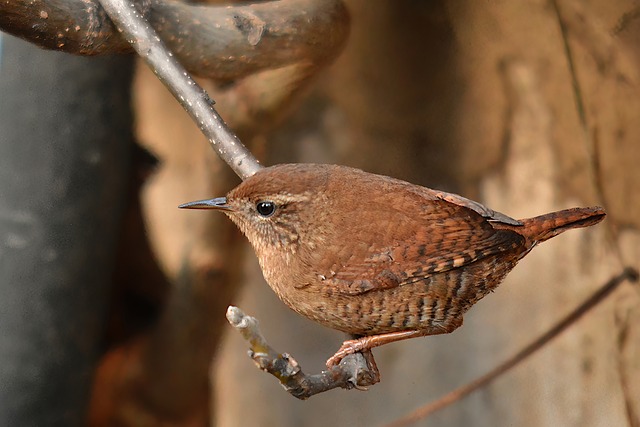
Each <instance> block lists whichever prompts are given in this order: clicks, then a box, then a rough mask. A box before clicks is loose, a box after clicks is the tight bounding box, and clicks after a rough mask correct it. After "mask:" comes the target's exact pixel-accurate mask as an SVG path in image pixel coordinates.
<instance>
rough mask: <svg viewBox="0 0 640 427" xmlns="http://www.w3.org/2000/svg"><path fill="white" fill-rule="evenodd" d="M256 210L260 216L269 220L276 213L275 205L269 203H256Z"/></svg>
mask: <svg viewBox="0 0 640 427" xmlns="http://www.w3.org/2000/svg"><path fill="white" fill-rule="evenodd" d="M256 210H257V211H258V213H259V214H260V215H261V216H263V217H265V218H269V217H270V216H271V215H273V213H274V212H275V211H276V204H275V203H273V202H270V201H262V202H258V204H257V205H256Z"/></svg>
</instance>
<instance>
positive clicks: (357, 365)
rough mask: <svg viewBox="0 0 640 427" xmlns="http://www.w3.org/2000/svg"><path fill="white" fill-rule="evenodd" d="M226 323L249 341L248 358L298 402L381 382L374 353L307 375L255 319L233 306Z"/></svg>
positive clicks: (358, 354)
mask: <svg viewBox="0 0 640 427" xmlns="http://www.w3.org/2000/svg"><path fill="white" fill-rule="evenodd" d="M227 320H228V321H229V323H230V324H231V326H233V327H234V328H236V330H238V331H239V332H240V333H241V334H242V336H243V337H244V339H245V340H247V341H248V342H249V345H250V350H249V356H250V357H251V358H252V359H253V361H254V362H255V363H256V365H257V366H258V368H260V369H261V370H263V371H265V372H268V373H270V374H271V375H273V376H274V377H276V378H277V379H278V380H279V381H280V384H282V386H283V387H284V389H285V390H286V391H287V392H289V393H290V394H291V395H292V396H295V397H297V398H298V399H303V400H304V399H308V398H309V397H311V396H313V395H314V394H318V393H322V392H325V391H328V390H332V389H334V388H338V387H340V388H345V389H352V388H358V389H366V387H368V386H372V385H374V384H376V383H378V382H380V374H379V373H378V368H377V367H376V364H375V361H374V360H373V355H372V354H371V352H363V353H355V354H350V355H349V356H347V357H345V358H344V359H342V361H341V362H340V364H339V365H337V366H333V367H331V368H330V369H329V370H327V371H322V372H320V373H319V374H315V375H307V374H305V373H303V372H302V369H301V368H300V365H298V362H296V360H295V359H294V358H293V357H292V356H290V355H289V354H287V353H278V352H277V351H275V350H274V349H272V348H271V347H270V346H269V344H268V343H267V341H266V339H265V338H264V337H263V336H262V334H261V333H260V330H259V328H258V321H257V320H256V319H255V318H254V317H251V316H247V315H246V314H245V313H244V312H243V311H242V310H240V309H239V308H238V307H233V306H230V307H229V308H228V309H227Z"/></svg>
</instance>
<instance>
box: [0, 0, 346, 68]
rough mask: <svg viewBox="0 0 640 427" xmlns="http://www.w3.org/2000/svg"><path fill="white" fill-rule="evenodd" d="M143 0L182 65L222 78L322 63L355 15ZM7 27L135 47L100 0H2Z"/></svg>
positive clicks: (298, 1)
mask: <svg viewBox="0 0 640 427" xmlns="http://www.w3.org/2000/svg"><path fill="white" fill-rule="evenodd" d="M135 2H136V3H137V4H138V8H139V12H140V14H142V15H143V16H144V17H145V18H146V19H148V20H149V22H150V23H151V25H152V26H153V27H154V29H155V30H156V31H157V32H158V33H159V34H160V36H161V38H162V39H163V40H164V41H165V43H166V44H167V46H168V47H169V49H170V50H171V51H172V52H173V53H174V54H175V55H176V56H177V57H178V59H179V61H180V63H182V64H184V66H185V67H186V68H187V69H188V70H189V71H190V72H192V73H194V74H197V75H200V76H203V77H209V78H215V79H223V80H230V79H238V78H242V77H244V76H248V75H250V74H253V73H256V72H259V71H262V70H265V69H275V68H279V67H283V66H286V65H291V64H295V63H307V64H310V65H311V66H313V67H317V68H321V67H322V66H324V65H326V64H327V63H328V62H330V61H331V60H332V59H334V58H335V57H336V56H337V54H338V53H339V52H340V51H341V50H342V49H341V48H342V46H343V45H344V42H345V41H346V38H347V35H348V32H349V16H348V13H347V10H346V8H345V6H344V4H343V3H342V1H340V0H320V1H318V0H279V1H264V2H260V3H257V4H250V5H243V6H239V5H231V6H229V5H226V6H211V5H207V6H198V5H190V4H185V3H182V2H176V1H170V0H163V1H160V0H135ZM114 22H115V21H114ZM0 30H1V31H4V32H7V33H9V34H12V35H14V36H17V37H20V38H23V39H25V40H27V41H29V42H31V43H34V44H36V45H38V46H40V47H44V48H47V49H54V50H59V51H63V52H68V53H74V54H78V55H104V54H114V53H116V54H121V53H131V52H133V49H132V48H131V46H130V45H129V43H127V41H126V40H125V39H124V38H123V37H121V35H120V34H119V33H118V31H117V30H116V27H115V25H113V24H112V22H111V20H110V19H109V17H108V16H107V14H106V13H105V11H104V9H103V8H102V7H101V5H100V2H99V1H98V0H10V1H0Z"/></svg>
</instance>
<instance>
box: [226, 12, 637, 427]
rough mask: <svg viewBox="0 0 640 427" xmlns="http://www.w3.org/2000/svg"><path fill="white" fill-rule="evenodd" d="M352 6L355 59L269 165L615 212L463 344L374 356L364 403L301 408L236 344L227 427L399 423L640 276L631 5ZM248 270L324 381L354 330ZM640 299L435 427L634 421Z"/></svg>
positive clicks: (257, 303)
mask: <svg viewBox="0 0 640 427" xmlns="http://www.w3.org/2000/svg"><path fill="white" fill-rule="evenodd" d="M348 6H349V8H350V11H351V12H352V16H353V27H352V34H351V38H350V40H349V43H348V45H347V48H346V51H345V52H344V54H343V55H342V56H341V58H340V59H339V61H338V62H337V63H336V64H335V65H334V66H333V67H332V69H331V70H330V72H328V73H327V74H326V75H325V77H324V78H323V79H322V81H321V82H320V84H318V85H317V86H316V88H315V90H314V92H313V93H312V95H311V96H310V97H309V98H308V100H307V101H306V102H305V103H304V104H303V105H302V106H301V107H300V108H299V109H298V110H297V111H296V114H294V116H293V117H292V119H291V120H289V121H288V122H287V123H286V124H285V125H284V126H283V127H281V129H280V131H279V132H278V133H277V134H275V135H273V136H271V137H270V138H269V145H268V146H267V151H268V153H269V161H268V163H270V164H271V163H278V162H283V161H296V160H297V161H314V162H319V161H327V162H334V163H342V164H348V165H353V166H358V167H364V168H366V169H367V170H369V171H372V172H380V173H385V174H389V175H392V176H395V177H399V178H403V179H408V180H411V181H413V182H415V183H421V184H425V185H429V186H432V187H440V188H442V189H445V190H449V191H457V192H461V193H462V194H463V195H465V196H468V197H471V198H476V199H478V200H480V201H482V202H484V203H485V204H487V205H488V206H489V207H491V208H494V209H497V210H500V211H502V212H504V213H506V214H509V215H511V216H514V217H526V216H532V215H535V214H540V213H543V212H546V211H551V210H554V209H558V208H563V207H569V206H574V205H591V204H598V203H600V204H604V205H605V207H606V208H607V210H608V213H609V216H608V217H607V220H606V221H605V222H604V223H602V224H601V225H600V226H598V227H594V228H593V229H591V230H579V231H573V232H570V233H567V234H565V235H563V236H560V237H558V238H557V239H554V241H553V242H548V243H545V244H543V245H541V246H540V247H538V248H535V249H534V250H533V252H532V253H531V254H530V255H529V256H528V257H527V258H526V259H525V260H523V262H522V263H521V264H520V265H519V266H518V267H516V269H515V270H514V271H513V272H512V273H511V275H510V276H509V277H508V278H507V280H506V281H505V283H504V284H503V285H502V286H501V287H500V288H498V289H497V290H496V292H495V293H494V294H492V295H489V296H487V297H486V298H485V300H483V301H481V302H480V303H479V304H478V305H477V306H476V307H474V308H473V309H472V310H471V311H470V313H469V314H468V315H467V316H466V319H465V324H464V326H463V327H462V328H460V329H459V330H458V331H456V332H455V333H454V334H452V335H449V336H441V337H430V338H426V339H415V340H411V341H408V342H402V343H397V344H392V345H389V346H387V347H386V348H380V349H375V350H374V354H375V355H376V360H377V362H378V367H379V368H380V371H381V375H382V382H381V383H380V384H378V385H376V386H375V387H373V388H372V389H371V390H370V391H368V392H366V393H362V392H355V391H351V392H344V391H335V392H332V393H326V394H324V395H320V396H315V397H313V398H311V399H310V400H309V401H306V402H299V401H296V400H294V399H293V398H291V396H289V395H288V394H287V393H285V392H284V391H282V390H281V389H280V386H279V385H278V384H277V382H276V381H274V379H273V378H271V377H269V376H267V375H264V374H261V373H260V372H258V371H257V370H256V371H252V369H251V361H250V360H249V359H248V358H247V359H245V358H243V357H242V354H243V351H244V350H245V346H246V344H245V343H244V341H243V340H242V338H241V337H240V336H239V335H237V334H236V333H235V332H234V331H231V333H230V334H229V335H228V336H227V340H226V344H225V347H224V349H223V352H222V354H221V356H220V358H219V359H218V361H217V362H216V370H215V374H214V379H215V384H216V386H217V389H218V390H219V391H220V392H219V393H218V394H217V400H216V403H215V405H216V407H218V408H219V411H218V412H217V414H218V415H217V417H216V423H217V425H220V426H243V425H252V424H260V425H281V426H297V425H305V426H324V425H355V426H358V425H363V426H364V425H380V424H383V423H384V422H389V421H391V420H393V419H394V418H396V417H398V416H399V415H401V414H403V413H405V412H408V411H410V410H411V409H413V408H414V407H416V406H418V405H420V404H422V403H424V402H426V401H428V400H431V399H434V398H436V397H437V396H439V395H440V394H443V393H445V392H446V391H448V390H450V389H452V388H454V387H456V386H458V385H460V384H462V383H464V382H467V381H470V380H472V379H473V378H475V377H476V376H479V375H480V374H482V373H484V372H486V371H487V370H489V369H490V368H492V367H493V366H495V365H496V364H498V363H499V362H500V361H502V360H504V359H505V358H507V357H508V356H509V355H511V354H512V353H514V352H515V351H516V350H517V349H519V348H521V347H522V346H523V345H525V344H526V343H527V342H529V341H530V340H531V339H533V338H534V337H535V336H537V335H539V334H540V333H542V332H543V331H544V330H546V329H547V328H548V327H550V326H551V325H552V324H553V323H554V321H555V320H556V319H559V318H561V317H562V316H563V315H565V314H566V313H567V312H568V311H569V310H570V309H571V308H572V307H574V306H576V305H577V304H579V303H580V302H581V301H582V299H583V298H584V297H586V296H587V295H588V294H589V293H590V292H591V291H593V290H594V289H595V288H596V287H597V286H598V285H599V284H601V283H603V282H604V281H605V280H607V279H608V278H609V277H610V275H611V274H612V273H614V272H618V271H619V270H620V269H621V266H622V264H631V265H634V266H636V267H638V265H639V264H640V234H639V233H638V227H639V226H640V220H639V219H638V218H640V203H639V201H640V199H639V197H640V176H639V175H638V173H637V168H636V167H635V166H634V165H635V163H636V162H637V159H638V158H640V153H639V152H638V150H639V147H640V145H638V144H637V141H638V137H639V136H640V126H639V123H640V121H639V120H638V118H639V117H640V108H639V107H640V106H639V105H638V99H639V98H638V93H637V92H638V90H637V82H638V71H637V70H638V58H639V57H638V52H639V51H638V48H637V44H636V45H634V44H633V43H634V40H635V41H637V39H638V34H640V32H639V22H640V21H638V20H637V19H634V18H633V16H637V9H634V7H636V6H634V3H633V2H630V1H615V2H607V1H602V0H593V1H589V2H576V1H558V4H557V7H555V6H554V4H553V3H549V2H541V1H533V0H531V1H526V2H517V3H516V2H506V1H502V2H491V3H482V4H480V3H477V2H471V1H467V2H457V3H450V2H449V3H445V2H417V3H405V2H403V3H398V2H391V1H389V2H376V3H375V6H374V5H373V4H372V3H370V2H366V1H363V0H352V1H349V2H348ZM634 11H635V15H634ZM561 24H562V26H561ZM563 29H564V33H563ZM569 59H570V60H571V63H572V65H571V66H570V61H569ZM576 94H579V95H578V96H576ZM246 262H247V267H246V268H247V269H248V271H251V272H252V276H251V277H250V278H248V280H247V282H248V283H247V285H246V287H245V288H244V289H243V291H242V294H241V296H240V298H239V299H237V300H235V301H234V304H236V305H238V306H240V307H241V308H243V309H244V310H245V311H247V312H248V313H250V314H252V315H255V316H256V317H257V318H258V319H260V321H261V325H262V331H263V333H264V334H265V335H266V337H267V339H269V341H270V343H271V344H272V345H274V346H277V348H278V349H280V350H286V351H288V352H291V353H292V354H293V355H294V356H295V357H296V358H297V360H298V362H300V363H301V364H302V367H303V368H304V369H306V370H308V371H313V370H318V369H320V368H321V366H322V363H323V361H324V359H326V357H327V356H329V355H330V354H332V353H333V351H334V350H335V349H336V348H337V347H338V346H339V343H340V341H341V340H342V336H340V334H338V333H335V332H332V331H329V330H326V329H323V328H321V327H319V326H316V325H313V324H311V323H310V322H309V321H306V320H304V319H300V318H299V317H297V316H296V315H294V314H292V313H291V312H290V311H289V310H287V309H286V308H285V307H284V305H283V304H282V303H280V302H279V301H278V300H277V299H276V298H275V296H274V295H273V294H272V292H271V291H270V290H269V289H268V287H267V286H266V284H264V283H262V282H261V279H260V272H259V270H258V269H257V266H256V263H255V259H254V258H253V255H250V256H249V257H248V260H247V261H246ZM639 295H640V294H639V293H638V291H637V289H632V288H631V287H630V286H628V285H626V286H623V287H622V288H621V289H620V290H619V291H618V292H617V293H616V294H615V295H614V296H613V297H612V298H611V299H610V300H609V301H608V302H606V303H605V304H604V305H602V306H601V307H599V308H597V309H596V310H595V311H594V312H592V313H590V315H589V316H588V317H587V318H586V319H584V320H582V321H581V322H580V323H578V324H576V325H575V326H574V327H573V328H572V329H571V330H570V331H568V332H567V333H565V334H564V335H563V336H561V337H560V338H559V339H558V340H557V341H555V342H554V343H552V344H551V345H550V346H549V347H548V348H546V349H545V350H543V351H542V352H541V353H539V354H538V355H536V356H535V357H534V358H533V359H532V360H530V361H528V362H527V363H526V365H524V366H521V367H519V368H516V369H515V370H514V371H512V372H511V373H509V374H508V375H507V376H505V377H504V378H502V379H500V380H498V381H497V382H496V383H495V384H493V385H492V386H490V387H488V388H487V389H485V390H483V391H481V392H479V393H476V394H475V395H473V396H471V397H469V398H467V399H466V400H465V401H462V402H460V403H458V404H457V405H455V406H452V407H449V408H447V409H446V410H444V411H443V412H442V413H439V414H436V415H435V416H434V417H433V419H431V420H430V421H429V425H430V426H467V425H473V426H508V425H519V426H541V425H554V426H555V425H563V426H604V425H621V426H627V425H628V426H637V425H638V422H639V421H638V420H639V418H638V417H639V415H638V414H640V398H639V396H640V389H638V384H640V370H639V368H638V364H637V363H636V361H637V360H638V358H639V357H640V354H638V351H639V347H638V344H637V343H638V342H640V341H639V336H640V328H638V326H637V325H638V324H640V323H639V321H640V297H639ZM424 425H426V422H425V423H424Z"/></svg>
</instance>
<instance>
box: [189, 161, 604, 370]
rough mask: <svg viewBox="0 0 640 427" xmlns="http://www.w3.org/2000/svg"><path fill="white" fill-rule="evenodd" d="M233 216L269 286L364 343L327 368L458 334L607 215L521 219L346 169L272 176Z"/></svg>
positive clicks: (227, 206)
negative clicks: (539, 256)
mask: <svg viewBox="0 0 640 427" xmlns="http://www.w3.org/2000/svg"><path fill="white" fill-rule="evenodd" d="M182 207H185V208H211V209H220V210H223V211H224V212H225V213H226V214H227V215H228V216H229V217H230V218H231V220H233V222H235V223H236V224H237V225H238V226H239V227H240V229H241V230H242V231H243V232H244V234H245V235H246V236H247V238H248V239H249V241H250V242H251V244H252V245H253V247H254V249H255V251H256V254H257V255H258V259H259V261H260V266H261V267H262V271H263V273H264V277H265V279H266V280H267V282H268V283H269V285H270V286H271V287H272V288H273V290H274V291H275V292H276V294H277V295H278V297H280V299H281V300H282V301H283V302H284V303H285V304H287V305H288V306H289V307H291V308H292V309H293V310H295V311H296V312H298V313H300V314H302V315H303V316H305V317H308V318H309V319H312V320H315V321H316V322H318V323H321V324H323V325H325V326H328V327H330V328H333V329H338V330H341V331H344V332H347V333H350V334H354V335H357V336H360V337H362V338H360V339H356V340H351V341H346V342H345V343H344V344H343V346H342V348H341V349H340V350H339V351H338V352H337V353H336V354H335V355H334V356H333V357H332V358H331V359H329V361H328V362H327V363H328V365H333V364H336V363H338V362H339V361H340V359H342V358H343V357H344V356H346V355H347V354H349V353H353V352H355V351H361V350H363V349H368V348H372V347H375V346H378V345H382V344H385V343H388V342H393V341H397V340H400V339H406V338H411V337H416V336H424V335H433V334H441V333H448V332H452V331H453V330H454V329H456V328H457V327H459V326H460V325H461V324H462V316H463V314H464V313H465V312H466V311H467V310H468V309H469V308H470V307H471V306H472V305H473V304H475V303H476V302H477V301H478V300H480V299H481V298H482V297H483V296H485V295H486V294H487V293H488V292H490V291H491V290H493V289H494V288H495V287H496V286H498V284H499V283H500V282H501V281H502V279H503V278H504V276H505V275H506V274H507V273H508V272H509V271H510V270H511V269H512V268H513V267H514V266H515V265H516V263H517V262H518V261H519V260H520V259H521V258H522V257H523V256H524V255H526V254H527V253H528V252H529V251H530V250H531V249H532V248H533V247H534V246H535V245H536V244H537V243H540V242H542V241H545V240H547V239H549V238H551V237H553V236H556V235H557V234H559V233H561V232H563V231H565V230H567V229H570V228H576V227H586V226H590V225H593V224H596V223H598V222H600V221H601V220H602V219H603V218H604V216H605V213H604V210H603V209H602V208H599V207H593V208H576V209H568V210H564V211H560V212H555V213H551V214H547V215H542V216H539V217H535V218H531V219H525V220H521V221H517V220H514V219H512V218H510V217H508V216H506V215H504V214H501V213H499V212H494V211H492V210H490V209H488V208H486V207H484V206H482V205H481V204H479V203H477V202H474V201H471V200H468V199H465V198H463V197H461V196H458V195H455V194H450V193H445V192H441V191H435V190H431V189H429V188H425V187H420V186H417V185H414V184H410V183H407V182H404V181H400V180H397V179H393V178H389V177H386V176H381V175H374V174H370V173H366V172H363V171H361V170H357V169H352V168H348V167H344V166H332V165H314V164H291V165H278V166H273V167H270V168H265V169H264V170H261V171H260V172H258V173H256V174H255V175H254V176H252V177H251V178H248V179H247V180H246V181H244V182H243V183H242V184H240V185H239V186H238V187H236V188H235V189H233V190H232V191H231V192H230V193H229V194H228V195H227V197H226V198H218V199H212V200H206V201H200V202H193V203H188V204H185V205H183V206H182Z"/></svg>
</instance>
